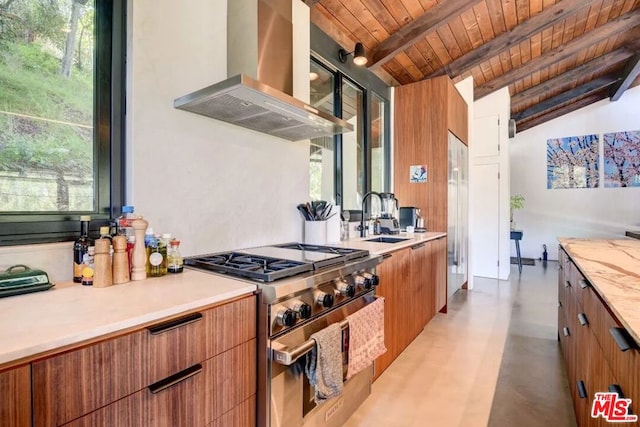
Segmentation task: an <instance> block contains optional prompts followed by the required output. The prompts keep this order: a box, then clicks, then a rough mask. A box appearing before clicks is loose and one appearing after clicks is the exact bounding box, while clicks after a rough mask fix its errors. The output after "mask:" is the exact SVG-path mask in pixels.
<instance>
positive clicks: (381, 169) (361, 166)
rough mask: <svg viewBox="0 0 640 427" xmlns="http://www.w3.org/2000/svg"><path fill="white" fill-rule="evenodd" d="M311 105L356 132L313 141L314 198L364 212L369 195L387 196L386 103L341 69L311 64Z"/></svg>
mask: <svg viewBox="0 0 640 427" xmlns="http://www.w3.org/2000/svg"><path fill="white" fill-rule="evenodd" d="M310 79H311V85H310V86H311V104H312V105H313V106H314V107H316V108H318V109H320V110H322V111H325V112H327V113H329V114H335V115H336V116H338V117H340V118H342V119H344V120H346V121H347V122H349V123H350V124H351V125H353V129H354V130H353V132H347V133H344V134H341V135H336V136H334V137H322V138H315V139H312V140H311V148H310V153H309V173H310V183H311V187H310V197H311V199H312V200H328V201H334V200H335V202H336V203H337V204H339V205H341V207H342V208H343V209H349V210H360V209H361V208H362V197H363V196H364V194H365V193H366V192H368V191H371V190H373V191H379V192H381V191H388V190H389V162H390V160H389V153H388V151H389V149H388V146H389V143H388V141H389V133H388V129H387V128H388V126H387V123H388V120H389V112H388V105H389V103H388V101H387V100H386V99H384V98H383V97H382V96H380V95H379V94H377V93H376V92H375V91H374V90H372V89H370V88H368V87H366V86H365V85H361V84H359V83H358V82H356V81H355V80H354V79H352V78H350V77H349V76H347V75H346V74H344V73H342V72H341V71H340V70H339V69H337V68H335V67H331V66H330V65H328V64H326V63H324V62H321V61H320V60H317V59H314V58H312V59H311V74H310Z"/></svg>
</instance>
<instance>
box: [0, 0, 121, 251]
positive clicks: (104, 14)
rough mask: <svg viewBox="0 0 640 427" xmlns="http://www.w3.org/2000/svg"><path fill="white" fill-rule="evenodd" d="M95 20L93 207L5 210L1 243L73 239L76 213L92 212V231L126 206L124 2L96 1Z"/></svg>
mask: <svg viewBox="0 0 640 427" xmlns="http://www.w3.org/2000/svg"><path fill="white" fill-rule="evenodd" d="M95 19H96V20H95V28H96V34H95V43H96V47H95V69H94V130H93V138H94V147H95V151H94V177H95V180H94V183H95V185H94V200H95V203H94V210H93V211H82V212H77V211H73V212H60V213H51V212H43V213H39V212H33V213H24V212H17V213H15V214H14V213H5V212H3V213H2V214H1V215H0V246H11V245H24V244H36V243H50V242H61V241H69V240H73V239H75V238H76V237H77V236H78V232H79V230H80V223H79V216H80V215H91V219H92V221H91V227H90V229H91V230H92V231H95V230H97V229H98V227H99V226H100V225H104V224H107V223H108V221H109V219H110V218H113V217H114V215H115V214H116V212H120V209H121V207H122V205H123V204H124V200H125V191H124V189H125V186H124V185H125V174H124V172H125V148H124V144H125V105H126V83H125V82H126V34H127V32H126V29H127V1H126V0H95Z"/></svg>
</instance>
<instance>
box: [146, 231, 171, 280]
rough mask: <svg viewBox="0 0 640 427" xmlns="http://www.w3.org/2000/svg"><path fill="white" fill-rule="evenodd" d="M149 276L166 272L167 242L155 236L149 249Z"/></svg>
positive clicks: (157, 275) (161, 274) (162, 274)
mask: <svg viewBox="0 0 640 427" xmlns="http://www.w3.org/2000/svg"><path fill="white" fill-rule="evenodd" d="M148 261H149V264H148V265H149V276H151V277H160V276H164V275H166V274H167V244H166V243H165V242H164V241H163V240H162V239H161V238H160V236H156V237H155V238H154V239H153V242H152V243H151V245H150V250H149V260H148Z"/></svg>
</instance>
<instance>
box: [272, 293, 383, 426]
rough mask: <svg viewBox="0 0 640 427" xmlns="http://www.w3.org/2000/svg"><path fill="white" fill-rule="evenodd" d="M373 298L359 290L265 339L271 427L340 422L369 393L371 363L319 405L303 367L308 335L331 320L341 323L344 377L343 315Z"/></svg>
mask: <svg viewBox="0 0 640 427" xmlns="http://www.w3.org/2000/svg"><path fill="white" fill-rule="evenodd" d="M374 299H375V296H374V295H373V291H371V292H369V293H367V294H363V295H362V296H360V297H358V298H356V299H354V300H352V301H350V302H348V303H346V304H344V305H342V306H340V307H338V308H336V309H335V310H331V311H330V312H328V313H327V314H326V315H323V316H320V317H318V318H317V319H315V320H313V321H311V322H309V323H306V324H303V325H301V326H300V327H298V328H296V329H294V330H291V331H289V332H287V333H286V334H284V335H282V336H279V337H277V338H276V339H274V340H272V341H271V342H270V343H269V344H270V345H269V347H270V348H269V350H270V351H269V354H271V355H272V357H271V360H270V361H269V365H270V366H269V370H270V378H271V380H270V392H271V393H270V394H271V399H270V400H271V410H270V420H271V422H270V425H271V427H290V426H302V425H304V426H323V427H327V426H341V425H343V424H344V423H345V422H346V420H347V419H348V418H349V417H350V416H351V414H353V413H354V412H355V410H356V409H357V408H358V407H359V406H360V404H362V402H363V401H364V400H365V399H366V398H367V396H368V395H369V394H370V393H371V380H372V377H373V364H372V365H371V366H370V367H368V368H367V369H365V370H363V371H361V372H360V373H358V374H357V375H355V376H353V377H352V378H350V379H349V381H347V382H345V384H344V389H343V393H342V394H341V395H340V396H336V397H334V398H332V399H329V400H328V401H327V402H325V403H323V404H322V405H316V403H315V401H314V398H313V396H314V389H313V386H311V385H310V384H309V380H308V379H307V376H306V375H305V372H304V367H305V364H306V358H307V354H308V351H309V350H310V349H311V348H312V347H313V345H311V346H309V345H308V342H309V341H311V343H313V340H310V337H311V335H312V334H314V333H316V332H318V331H320V330H322V329H324V328H326V327H327V326H329V325H331V324H333V323H341V324H342V326H343V329H342V366H343V378H346V374H347V364H348V361H349V359H348V358H349V352H348V334H349V329H348V327H346V322H345V319H346V317H347V316H348V315H350V314H353V313H355V312H356V311H358V310H360V309H361V308H363V307H364V306H366V305H367V304H369V303H371V302H373V301H374Z"/></svg>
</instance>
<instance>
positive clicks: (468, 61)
mask: <svg viewBox="0 0 640 427" xmlns="http://www.w3.org/2000/svg"><path fill="white" fill-rule="evenodd" d="M596 1H601V0H563V1H559V2H557V3H556V4H554V5H553V6H551V7H549V8H547V9H544V10H543V11H542V12H540V13H538V14H537V15H535V16H534V17H533V18H531V19H528V20H527V21H525V22H523V23H522V24H520V25H518V26H516V27H515V28H513V29H512V30H511V31H507V32H505V33H502V34H500V35H499V36H497V37H495V38H493V39H491V40H489V41H488V42H487V43H485V44H483V45H482V46H479V47H478V48H476V49H474V50H471V51H469V52H467V53H466V54H464V55H462V56H461V57H459V58H457V59H456V60H454V61H452V62H450V63H449V64H446V65H445V66H444V68H441V69H439V70H437V71H435V72H433V73H431V74H429V75H428V76H426V77H425V78H431V77H436V76H441V75H443V74H445V73H446V74H447V75H448V76H449V77H451V78H454V77H457V76H459V75H461V74H463V73H465V72H466V71H469V70H471V69H472V68H473V67H475V66H477V65H480V64H481V63H483V62H485V61H488V60H489V59H490V58H493V57H496V56H498V55H499V54H500V53H501V52H504V51H505V50H507V49H510V48H512V47H513V46H517V45H518V44H520V43H521V42H523V41H527V40H529V39H530V38H531V36H533V35H534V34H537V33H539V32H541V31H542V30H544V29H545V28H550V27H553V26H554V25H556V24H557V23H559V22H561V21H563V20H564V19H566V18H567V16H569V15H573V14H576V13H577V12H578V11H579V10H580V9H581V8H584V7H587V6H589V5H590V4H592V3H595V2H596Z"/></svg>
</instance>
